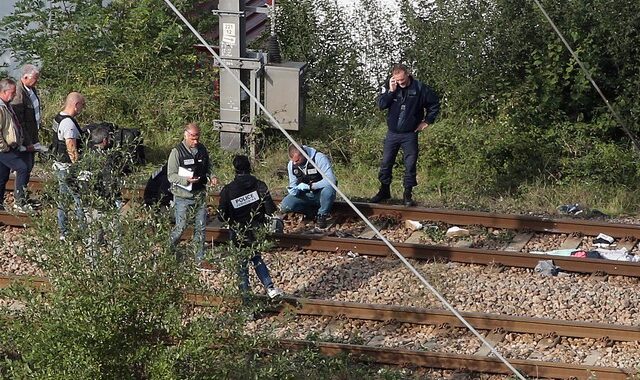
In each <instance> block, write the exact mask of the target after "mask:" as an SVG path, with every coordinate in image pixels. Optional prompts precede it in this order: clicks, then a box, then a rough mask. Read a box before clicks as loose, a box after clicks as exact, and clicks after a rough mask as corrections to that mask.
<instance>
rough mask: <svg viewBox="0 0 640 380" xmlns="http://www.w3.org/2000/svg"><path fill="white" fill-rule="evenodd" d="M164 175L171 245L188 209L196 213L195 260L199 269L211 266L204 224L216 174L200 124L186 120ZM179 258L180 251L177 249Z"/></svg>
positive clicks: (178, 233) (194, 233)
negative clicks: (170, 209)
mask: <svg viewBox="0 0 640 380" xmlns="http://www.w3.org/2000/svg"><path fill="white" fill-rule="evenodd" d="M167 177H168V179H169V182H170V183H171V193H172V194H173V202H174V208H175V217H176V225H175V227H174V228H173V231H172V232H171V246H172V247H176V245H177V244H178V241H179V240H180V236H182V232H184V230H185V228H186V225H187V216H188V215H189V214H190V213H193V214H194V217H195V228H194V229H193V240H194V243H195V245H196V249H197V251H196V254H195V264H196V267H197V268H198V269H202V270H210V269H211V265H210V264H209V263H207V262H205V261H204V231H205V226H206V225H207V183H210V184H211V185H212V186H215V185H216V184H217V183H218V178H217V177H215V176H212V175H211V163H210V161H209V152H207V148H205V146H204V145H202V144H201V143H200V127H198V125H197V124H195V123H189V124H187V125H186V126H185V127H184V140H183V141H182V142H180V144H178V145H177V146H176V147H175V148H173V149H172V150H171V153H170V154H169V160H168V162H167ZM176 258H177V259H178V261H182V260H183V255H182V253H180V252H179V251H176Z"/></svg>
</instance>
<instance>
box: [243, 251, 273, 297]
mask: <svg viewBox="0 0 640 380" xmlns="http://www.w3.org/2000/svg"><path fill="white" fill-rule="evenodd" d="M251 263H252V264H253V269H254V270H255V271H256V275H257V276H258V278H259V279H260V282H261V283H262V286H264V287H265V289H268V288H270V287H272V286H273V280H271V276H270V275H269V268H267V264H265V262H264V261H263V260H262V256H260V253H256V254H255V255H254V256H253V257H252V258H251ZM248 266H249V260H246V259H245V260H242V263H241V265H240V270H239V271H238V275H239V276H240V290H241V291H242V292H248V291H249V268H248Z"/></svg>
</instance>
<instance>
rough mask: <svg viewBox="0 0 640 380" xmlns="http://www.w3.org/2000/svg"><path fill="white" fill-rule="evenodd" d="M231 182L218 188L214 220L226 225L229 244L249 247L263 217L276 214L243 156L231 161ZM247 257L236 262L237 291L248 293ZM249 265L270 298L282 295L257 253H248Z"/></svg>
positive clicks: (263, 184) (274, 206)
mask: <svg viewBox="0 0 640 380" xmlns="http://www.w3.org/2000/svg"><path fill="white" fill-rule="evenodd" d="M233 168H234V169H235V172H236V177H235V179H234V180H233V181H232V182H231V183H229V184H228V185H226V186H225V187H223V188H222V191H221V192H220V206H219V208H218V212H219V215H218V218H219V219H220V220H221V221H223V222H226V223H228V224H229V231H230V233H231V241H232V242H233V244H234V245H235V246H236V247H239V248H244V247H250V246H251V245H252V243H254V242H255V240H256V230H257V229H258V228H260V226H264V225H265V223H266V222H267V215H272V214H274V213H275V211H276V205H275V204H274V203H273V199H272V198H271V194H269V189H268V188H267V185H266V184H265V183H264V182H262V181H260V180H259V179H257V178H256V177H254V176H252V175H251V164H250V162H249V158H248V157H247V156H243V155H238V156H235V157H234V159H233ZM248 261H249V260H248V258H247V259H243V260H242V261H241V263H240V268H239V271H238V272H239V275H240V280H241V281H240V290H241V291H242V292H248V291H249V270H248V268H247V266H248ZM251 263H252V264H253V269H255V271H256V275H257V276H258V278H259V279H260V282H261V283H262V285H263V286H264V288H265V289H266V290H267V295H269V297H270V298H275V297H278V296H281V295H282V291H281V290H280V289H278V288H276V287H275V286H274V285H273V281H272V280H271V276H270V275H269V269H268V268H267V264H265V262H264V261H263V260H262V257H261V256H260V252H259V251H255V252H253V253H252V257H251Z"/></svg>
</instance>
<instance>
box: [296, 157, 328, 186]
mask: <svg viewBox="0 0 640 380" xmlns="http://www.w3.org/2000/svg"><path fill="white" fill-rule="evenodd" d="M316 154H318V152H316V153H314V154H313V157H311V160H312V161H313V162H315V161H316ZM292 171H293V175H294V176H295V177H296V178H297V179H298V183H303V182H304V183H306V184H308V185H311V184H312V183H314V182H320V181H322V174H320V172H318V169H316V168H315V166H313V165H311V164H310V163H309V161H307V163H306V164H305V165H304V167H301V166H297V165H293V167H292Z"/></svg>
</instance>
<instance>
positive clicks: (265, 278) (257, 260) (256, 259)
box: [229, 230, 273, 293]
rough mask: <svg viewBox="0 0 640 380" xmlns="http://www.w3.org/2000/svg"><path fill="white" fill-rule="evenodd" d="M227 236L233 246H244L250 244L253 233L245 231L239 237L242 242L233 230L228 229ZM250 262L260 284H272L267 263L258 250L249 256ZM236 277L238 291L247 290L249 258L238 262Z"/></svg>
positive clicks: (270, 285)
mask: <svg viewBox="0 0 640 380" xmlns="http://www.w3.org/2000/svg"><path fill="white" fill-rule="evenodd" d="M229 235H230V236H229V238H230V240H231V241H232V242H233V245H234V246H235V247H239V248H244V247H247V246H251V243H252V241H251V239H252V238H253V233H252V232H251V231H245V233H244V235H245V236H242V237H241V239H242V240H244V241H243V242H241V241H239V240H240V239H239V238H238V235H237V234H236V232H235V231H233V230H229ZM251 264H253V269H254V270H255V271H256V275H257V276H258V279H259V280H260V282H261V283H262V286H264V287H265V289H268V288H270V287H272V286H273V280H272V279H271V276H270V275H269V268H267V264H266V263H265V262H264V261H263V260H262V256H260V252H255V253H254V254H253V257H252V258H251ZM238 277H239V278H240V284H239V287H240V291H241V292H243V293H246V292H248V291H249V260H248V259H243V260H242V261H241V262H240V267H239V268H238Z"/></svg>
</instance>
